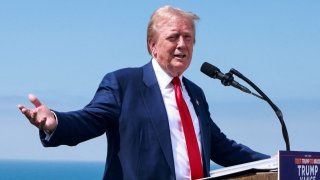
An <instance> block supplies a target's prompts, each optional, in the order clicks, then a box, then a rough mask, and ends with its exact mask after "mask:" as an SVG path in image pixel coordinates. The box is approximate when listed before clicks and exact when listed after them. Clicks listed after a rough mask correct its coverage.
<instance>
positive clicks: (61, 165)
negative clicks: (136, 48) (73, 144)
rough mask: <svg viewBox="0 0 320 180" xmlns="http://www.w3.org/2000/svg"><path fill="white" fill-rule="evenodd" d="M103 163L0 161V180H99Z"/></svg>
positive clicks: (101, 175) (102, 170)
mask: <svg viewBox="0 0 320 180" xmlns="http://www.w3.org/2000/svg"><path fill="white" fill-rule="evenodd" d="M103 172H104V162H54V161H0V179H1V180H7V179H8V180H14V179H18V180H40V179H41V180H43V179H46V180H57V179H59V180H72V179H77V180H78V179H79V180H81V179H90V180H95V179H99V180H101V179H102V177H103Z"/></svg>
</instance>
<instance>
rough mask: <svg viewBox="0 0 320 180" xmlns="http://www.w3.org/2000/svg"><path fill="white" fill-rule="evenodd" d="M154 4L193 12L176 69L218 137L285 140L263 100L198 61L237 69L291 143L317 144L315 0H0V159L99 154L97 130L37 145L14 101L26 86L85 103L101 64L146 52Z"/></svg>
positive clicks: (264, 148)
mask: <svg viewBox="0 0 320 180" xmlns="http://www.w3.org/2000/svg"><path fill="white" fill-rule="evenodd" d="M163 5H172V6H174V7H180V8H182V9H185V10H188V11H192V12H194V13H196V14H198V15H199V16H200V18H201V19H200V21H199V22H198V23H197V42H196V45H195V47H194V56H193V62H192V64H191V67H190V68H189V69H188V71H187V72H186V73H185V76H187V77H188V78H189V79H191V80H192V81H194V82H196V83H197V84H198V85H199V86H201V87H202V88H203V90H204V92H205V93H206V96H207V100H208V102H209V105H210V109H211V112H212V118H213V119H214V121H215V122H216V123H217V124H218V125H219V126H220V127H221V129H222V130H223V131H224V132H225V133H226V134H227V136H228V137H230V138H232V139H235V140H236V141H238V142H240V143H243V144H246V145H248V146H250V147H252V148H253V149H255V150H258V151H261V152H264V153H267V154H275V153H276V152H277V150H279V149H285V144H284V141H283V138H282V135H281V129H280V123H279V121H278V119H277V117H276V116H275V114H274V112H273V111H272V109H271V108H270V107H269V105H268V104H267V103H266V102H263V101H261V100H259V99H257V98H255V97H253V96H250V95H247V94H244V93H242V92H240V91H238V90H236V89H234V88H232V87H225V86H223V85H221V83H220V82H219V81H217V80H213V79H210V78H208V77H207V76H205V75H204V74H202V73H201V72H200V66H201V64H202V63H203V62H205V61H207V62H209V63H211V64H214V65H216V66H218V67H219V68H220V69H221V71H222V72H228V71H229V69H230V68H235V69H237V70H238V71H240V72H241V73H242V74H244V75H245V76H246V77H248V78H249V79H250V80H251V81H253V82H254V83H255V84H256V85H257V86H259V87H260V89H262V90H263V91H264V92H265V94H267V95H268V96H269V98H270V99H272V100H273V102H274V103H275V104H276V105H278V107H279V108H280V109H281V110H282V112H283V114H284V120H285V122H286V124H287V128H288V131H289V136H290V141H291V149H292V150H299V151H302V150H305V151H320V143H319V142H318V138H319V133H318V132H319V128H320V122H319V117H320V95H319V90H320V80H319V77H320V76H319V73H318V67H319V65H320V62H319V60H320V53H319V52H320V23H319V22H320V12H319V9H320V3H319V1H316V0H310V1H298V0H290V1H276V0H271V1H248V0H243V1H236V0H234V1H225V0H224V1H222V0H215V1H201V2H199V1H178V0H174V1H161V2H154V1H152V2H151V1H129V2H128V1H121V0H120V1H102V0H97V1H83V0H82V1H75V0H69V1H62V0H57V1H43V0H41V1H40V0H29V1H18V0H13V1H2V2H1V5H0V26H1V29H0V32H1V33H0V60H1V66H0V83H1V91H0V119H1V125H0V135H1V136H0V142H1V148H0V159H24V160H67V161H69V160H70V161H79V160H81V161H104V160H105V156H106V148H107V141H106V138H105V137H104V136H101V137H99V138H96V139H93V140H90V141H87V142H84V143H82V144H80V145H78V146H77V147H67V146H61V147H58V148H43V147H42V145H41V143H40V141H39V137H38V131H37V130H36V128H35V127H33V126H31V125H30V124H29V123H28V121H27V120H26V119H25V118H24V117H23V116H22V114H21V113H20V112H19V111H18V109H17V104H20V103H22V104H25V105H27V106H29V107H30V106H31V104H30V103H29V102H28V100H27V95H28V93H34V94H36V95H37V96H38V97H39V98H40V100H41V101H42V102H43V103H45V104H47V106H49V107H50V108H52V109H55V110H60V111H69V110H76V109H80V108H82V107H83V106H85V105H86V104H87V103H88V102H89V101H90V100H91V98H92V97H93V95H94V92H95V90H96V88H97V86H98V84H99V82H100V81H101V79H102V77H103V76H104V74H106V73H107V72H111V71H113V70H116V69H119V68H123V67H129V66H130V67H136V66H141V65H144V64H145V63H147V62H148V61H149V60H150V56H149V55H148V53H147V49H146V26H147V23H148V20H149V17H150V15H151V14H152V12H153V11H154V10H155V9H157V8H158V7H160V6H163ZM236 80H238V82H241V83H242V84H244V85H246V84H245V83H244V82H243V81H241V80H240V79H236ZM246 86H247V87H249V85H246Z"/></svg>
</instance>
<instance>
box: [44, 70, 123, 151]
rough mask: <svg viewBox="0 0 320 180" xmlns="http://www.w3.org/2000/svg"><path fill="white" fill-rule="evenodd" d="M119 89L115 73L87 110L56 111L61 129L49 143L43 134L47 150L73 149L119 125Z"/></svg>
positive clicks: (85, 108)
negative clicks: (67, 147)
mask: <svg viewBox="0 0 320 180" xmlns="http://www.w3.org/2000/svg"><path fill="white" fill-rule="evenodd" d="M118 89H119V85H118V82H117V79H116V77H115V75H114V74H113V73H110V74H107V75H106V76H105V77H104V78H103V80H102V81H101V83H100V85H99V87H98V89H97V91H96V93H95V95H94V98H93V99H92V100H91V102H90V103H89V104H88V105H87V106H85V107H84V108H83V109H81V110H78V111H70V112H58V111H54V112H55V114H56V116H57V119H58V126H57V129H56V130H55V131H54V133H53V134H52V136H51V137H50V139H49V140H46V138H45V137H46V134H45V133H44V132H42V131H40V139H41V142H42V144H43V145H44V146H46V147H47V146H59V145H69V146H74V145H77V144H78V143H80V142H83V141H86V140H89V139H91V138H94V137H97V136H100V135H102V134H103V133H105V132H107V130H108V129H109V128H112V127H115V126H116V125H117V119H118V116H119V113H120V98H119V91H118Z"/></svg>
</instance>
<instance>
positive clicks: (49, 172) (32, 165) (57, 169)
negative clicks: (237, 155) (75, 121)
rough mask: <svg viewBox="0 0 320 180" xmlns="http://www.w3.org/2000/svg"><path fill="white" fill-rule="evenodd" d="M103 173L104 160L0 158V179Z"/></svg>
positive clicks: (94, 177) (97, 176)
mask: <svg viewBox="0 0 320 180" xmlns="http://www.w3.org/2000/svg"><path fill="white" fill-rule="evenodd" d="M218 167H219V166H217V165H211V169H216V168H218ZM103 173H104V162H61V161H14V160H12V161H11V160H2V161H1V160H0V180H44V179H45V180H57V179H59V180H73V179H77V180H87V179H90V180H101V179H102V177H103Z"/></svg>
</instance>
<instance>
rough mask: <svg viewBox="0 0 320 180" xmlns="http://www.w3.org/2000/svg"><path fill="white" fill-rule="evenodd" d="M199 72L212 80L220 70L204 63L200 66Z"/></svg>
mask: <svg viewBox="0 0 320 180" xmlns="http://www.w3.org/2000/svg"><path fill="white" fill-rule="evenodd" d="M200 71H201V72H203V73H204V74H205V75H207V76H209V77H211V78H214V77H215V75H216V74H217V73H218V72H220V69H219V68H217V67H215V66H214V65H212V64H209V63H207V62H204V63H203V64H202V66H201V69H200Z"/></svg>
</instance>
